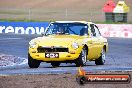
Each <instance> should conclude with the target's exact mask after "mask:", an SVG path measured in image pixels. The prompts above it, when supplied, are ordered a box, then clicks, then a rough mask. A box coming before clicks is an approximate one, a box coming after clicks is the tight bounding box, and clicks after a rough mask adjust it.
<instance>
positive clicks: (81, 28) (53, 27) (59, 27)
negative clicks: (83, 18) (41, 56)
mask: <svg viewBox="0 0 132 88" xmlns="http://www.w3.org/2000/svg"><path fill="white" fill-rule="evenodd" d="M52 34H63V35H65V34H67V35H68V34H74V35H80V36H83V35H88V26H87V25H86V24H83V23H52V24H50V26H49V28H48V30H47V31H46V35H52Z"/></svg>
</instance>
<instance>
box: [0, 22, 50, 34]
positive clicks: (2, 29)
mask: <svg viewBox="0 0 132 88" xmlns="http://www.w3.org/2000/svg"><path fill="white" fill-rule="evenodd" d="M48 24H49V22H0V33H15V34H41V33H42V32H44V30H45V29H46V27H47V26H48Z"/></svg>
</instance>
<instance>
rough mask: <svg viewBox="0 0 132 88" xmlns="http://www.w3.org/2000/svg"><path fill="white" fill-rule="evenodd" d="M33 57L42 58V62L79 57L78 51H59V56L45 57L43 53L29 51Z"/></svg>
mask: <svg viewBox="0 0 132 88" xmlns="http://www.w3.org/2000/svg"><path fill="white" fill-rule="evenodd" d="M29 54H30V56H31V57H32V58H33V59H36V60H42V61H44V62H52V61H68V60H69V61H72V60H75V59H77V58H78V57H79V55H80V54H79V53H75V54H71V53H68V52H59V58H46V57H45V53H29Z"/></svg>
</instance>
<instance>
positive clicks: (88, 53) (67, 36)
mask: <svg viewBox="0 0 132 88" xmlns="http://www.w3.org/2000/svg"><path fill="white" fill-rule="evenodd" d="M107 51H108V42H107V39H106V38H103V37H102V36H101V33H100V32H99V29H98V27H97V26H96V25H95V24H94V23H92V22H86V21H55V22H51V23H50V24H49V26H48V27H47V28H46V30H45V32H44V33H43V34H42V37H38V38H35V39H32V40H31V41H30V42H29V51H28V65H29V67H30V68H38V67H39V65H40V63H41V62H47V63H51V65H52V66H53V67H58V66H59V65H60V64H61V63H75V64H76V66H84V65H86V62H87V61H88V60H89V61H95V64H96V65H103V64H104V63H105V55H106V52H107Z"/></svg>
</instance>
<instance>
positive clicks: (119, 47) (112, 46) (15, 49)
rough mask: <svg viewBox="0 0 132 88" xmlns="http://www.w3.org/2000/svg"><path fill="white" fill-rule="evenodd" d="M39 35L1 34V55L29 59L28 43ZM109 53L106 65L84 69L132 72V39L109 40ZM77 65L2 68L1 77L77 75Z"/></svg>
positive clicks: (43, 64) (0, 68)
mask: <svg viewBox="0 0 132 88" xmlns="http://www.w3.org/2000/svg"><path fill="white" fill-rule="evenodd" d="M35 37H38V35H19V34H17V35H16V34H0V53H4V54H8V55H14V56H17V57H22V58H27V51H28V42H29V41H30V40H31V39H33V38H35ZM108 43H109V51H108V53H107V56H106V64H105V65H98V66H97V65H95V63H94V62H87V65H86V66H85V67H83V68H84V69H85V70H86V71H89V72H94V71H132V39H130V38H108ZM77 70H78V68H77V67H75V64H69V63H68V64H65V63H63V64H61V65H60V67H57V68H52V66H51V65H50V64H49V63H41V65H40V67H39V68H37V69H30V68H29V67H28V65H27V64H25V65H21V66H19V65H18V66H17V65H16V66H11V67H0V75H8V74H45V73H53V74H54V73H76V72H77Z"/></svg>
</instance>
